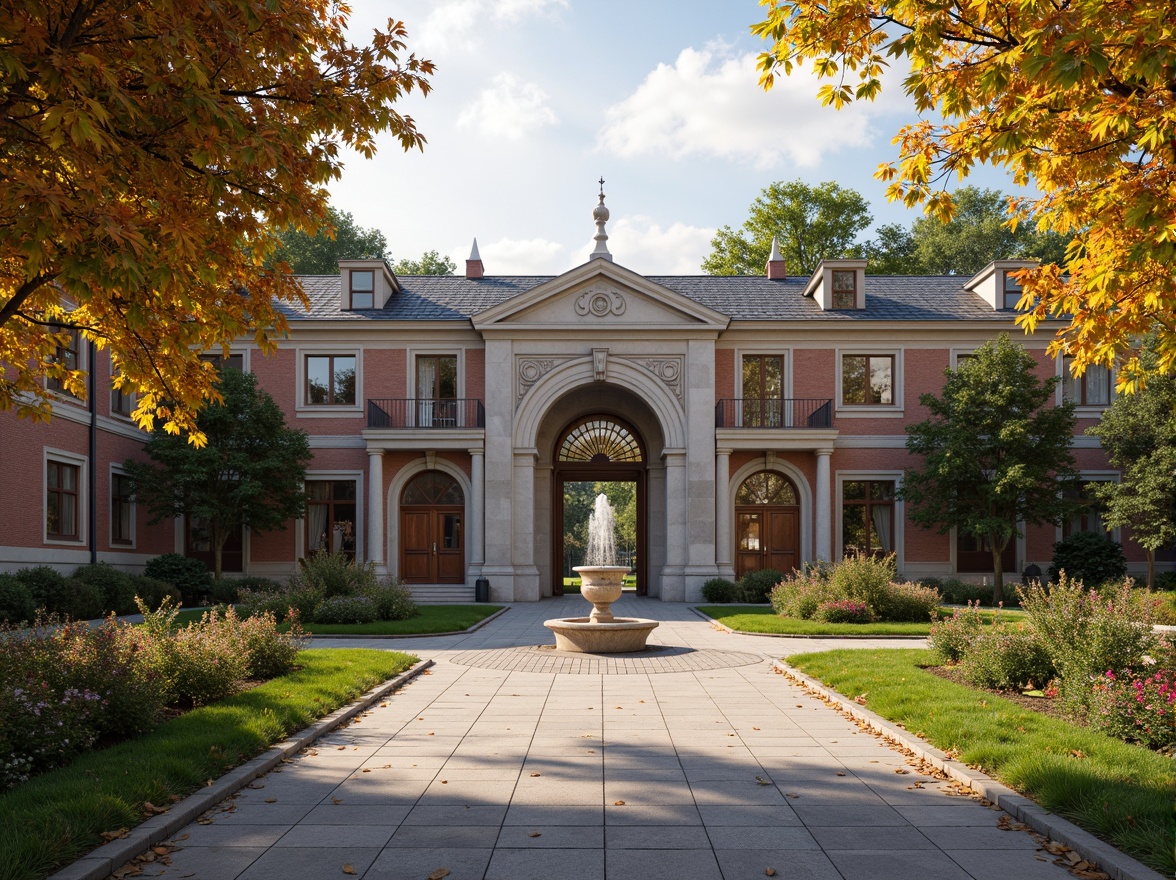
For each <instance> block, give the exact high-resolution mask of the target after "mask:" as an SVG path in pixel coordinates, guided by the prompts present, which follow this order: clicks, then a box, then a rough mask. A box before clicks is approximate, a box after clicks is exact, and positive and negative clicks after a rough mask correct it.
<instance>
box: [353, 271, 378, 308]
mask: <svg viewBox="0 0 1176 880" xmlns="http://www.w3.org/2000/svg"><path fill="white" fill-rule="evenodd" d="M348 274H349V276H350V278H351V308H353V309H370V308H374V307H375V300H376V273H375V270H373V269H352V270H351V272H350V273H348Z"/></svg>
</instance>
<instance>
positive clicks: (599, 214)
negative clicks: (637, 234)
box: [588, 177, 612, 263]
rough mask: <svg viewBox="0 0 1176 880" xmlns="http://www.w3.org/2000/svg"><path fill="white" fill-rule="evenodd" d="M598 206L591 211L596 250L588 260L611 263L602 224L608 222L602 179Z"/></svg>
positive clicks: (610, 255) (602, 180) (606, 236)
mask: <svg viewBox="0 0 1176 880" xmlns="http://www.w3.org/2000/svg"><path fill="white" fill-rule="evenodd" d="M599 182H600V196H599V204H597V206H596V207H595V208H593V209H592V219H593V220H595V221H596V235H594V236H592V238H593V239H594V240H595V241H596V250H594V251H593V252H592V253H590V254H589V255H588V259H590V260H608V261H609V262H610V263H611V262H612V254H610V253H609V252H608V245H607V244H606V242H607V241H608V233H607V232H605V231H604V224H605V223H606V222H607V221H608V208H606V207H605V206H604V178H603V177H602V178H600V181H599Z"/></svg>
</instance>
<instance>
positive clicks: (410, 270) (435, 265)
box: [392, 251, 457, 275]
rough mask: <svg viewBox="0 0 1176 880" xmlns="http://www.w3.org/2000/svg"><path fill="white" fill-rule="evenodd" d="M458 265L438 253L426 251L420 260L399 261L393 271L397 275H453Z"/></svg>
mask: <svg viewBox="0 0 1176 880" xmlns="http://www.w3.org/2000/svg"><path fill="white" fill-rule="evenodd" d="M456 269H457V263H455V262H453V260H451V259H449V257H447V256H443V255H441V254H439V253H437V251H425V252H424V253H423V254H421V258H420V259H419V260H397V261H396V262H395V263H394V264H393V265H392V271H393V272H395V273H396V274H397V275H452V274H453V273H454V271H456Z"/></svg>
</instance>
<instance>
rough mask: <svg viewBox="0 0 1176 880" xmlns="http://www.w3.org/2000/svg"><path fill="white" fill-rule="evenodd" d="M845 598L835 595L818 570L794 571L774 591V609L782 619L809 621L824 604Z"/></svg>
mask: <svg viewBox="0 0 1176 880" xmlns="http://www.w3.org/2000/svg"><path fill="white" fill-rule="evenodd" d="M839 598H845V597H844V596H837V595H835V594H834V593H833V589H832V586H831V584H830V582H829V580H828V579H827V578H826V577H825V576H824V574H823V573H822V572H821V571H820V570H818V569H809V568H806V569H804V570H801V571H794V572H792V573H791V574H790V575H788V576H787V577H785V578H784V580H782V581H781V582H780V583H778V584H777V585H776V586H775V587H774V588H773V589H772V594H771V602H772V608H773V609H774V610H775V612H776V613H777V614H779V615H781V616H782V617H798V618H801V619H802V620H809V619H811V618H812V616H813V615H814V614H816V613H817V609H818V608H819V607H820V606H821V604H822V603H823V602H830V601H833V600H835V599H839Z"/></svg>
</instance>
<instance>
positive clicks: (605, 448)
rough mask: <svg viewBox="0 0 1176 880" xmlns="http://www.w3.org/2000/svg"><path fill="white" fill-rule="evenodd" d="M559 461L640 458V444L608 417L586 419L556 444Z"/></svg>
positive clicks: (635, 460)
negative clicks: (558, 444) (561, 441)
mask: <svg viewBox="0 0 1176 880" xmlns="http://www.w3.org/2000/svg"><path fill="white" fill-rule="evenodd" d="M559 460H560V461H586V462H591V463H592V464H611V463H615V462H640V461H642V460H643V459H642V455H641V444H640V443H638V442H637V438H636V437H634V436H633V432H632V431H630V430H629V429H628V428H627V427H625V426H624V425H622V424H620V423H619V422H615V421H613V420H612V419H602V418H597V419H588V420H587V421H584V422H581V423H580V424H578V425H576V426H575V427H574V428H572V430H570V431H568V433H567V436H565V437H564V441H563V443H561V444H560V447H559Z"/></svg>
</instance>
